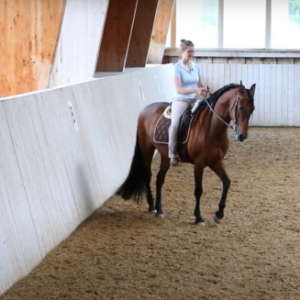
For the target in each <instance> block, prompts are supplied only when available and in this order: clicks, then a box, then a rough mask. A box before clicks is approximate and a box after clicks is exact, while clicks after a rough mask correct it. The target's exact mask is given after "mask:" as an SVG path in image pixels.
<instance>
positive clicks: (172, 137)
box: [169, 99, 191, 165]
mask: <svg viewBox="0 0 300 300" xmlns="http://www.w3.org/2000/svg"><path fill="white" fill-rule="evenodd" d="M190 102H191V101H190V100H189V99H176V100H174V101H173V103H172V121H171V126H170V132H169V158H171V165H178V164H179V157H178V153H177V134H178V129H179V120H180V117H181V116H182V114H183V113H184V111H185V110H186V109H187V107H188V106H189V104H190Z"/></svg>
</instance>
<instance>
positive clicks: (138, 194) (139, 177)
mask: <svg viewBox="0 0 300 300" xmlns="http://www.w3.org/2000/svg"><path fill="white" fill-rule="evenodd" d="M147 176H148V170H147V168H146V167H145V165H144V160H143V154H142V151H141V148H140V145H139V137H138V133H137V135H136V144H135V149H134V155H133V158H132V161H131V166H130V170H129V174H128V175H127V178H126V179H125V181H124V182H123V184H122V185H121V186H120V187H119V188H118V189H117V191H116V195H118V196H121V197H122V198H123V199H125V200H130V199H131V198H133V200H134V201H135V202H139V201H140V200H141V199H142V196H143V193H144V192H145V190H146V186H145V184H146V180H147Z"/></svg>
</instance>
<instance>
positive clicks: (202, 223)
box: [196, 221, 205, 226]
mask: <svg viewBox="0 0 300 300" xmlns="http://www.w3.org/2000/svg"><path fill="white" fill-rule="evenodd" d="M196 225H200V226H205V222H204V221H201V222H196Z"/></svg>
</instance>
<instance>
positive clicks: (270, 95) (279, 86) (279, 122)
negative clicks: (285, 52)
mask: <svg viewBox="0 0 300 300" xmlns="http://www.w3.org/2000/svg"><path fill="white" fill-rule="evenodd" d="M201 66H202V71H203V79H204V84H206V85H209V87H211V88H212V89H213V90H214V91H215V90H217V89H219V88H221V87H223V86H224V85H226V84H229V83H232V82H233V83H239V82H240V80H242V81H243V84H244V85H245V86H246V87H247V88H250V86H251V85H252V84H253V83H256V91H255V97H254V99H255V111H254V113H253V116H252V117H251V120H250V125H251V126H300V79H299V78H300V64H223V63H222V64H217V63H213V64H211V63H204V64H201Z"/></svg>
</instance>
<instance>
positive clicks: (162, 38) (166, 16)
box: [147, 0, 175, 64]
mask: <svg viewBox="0 0 300 300" xmlns="http://www.w3.org/2000/svg"><path fill="white" fill-rule="evenodd" d="M174 3H175V0H159V4H158V8H157V13H156V16H155V21H154V28H153V32H152V38H151V43H150V48H149V54H148V59H147V63H149V64H161V63H162V60H163V57H164V51H165V43H166V39H167V35H168V29H169V24H170V20H171V15H172V11H173V6H174Z"/></svg>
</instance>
